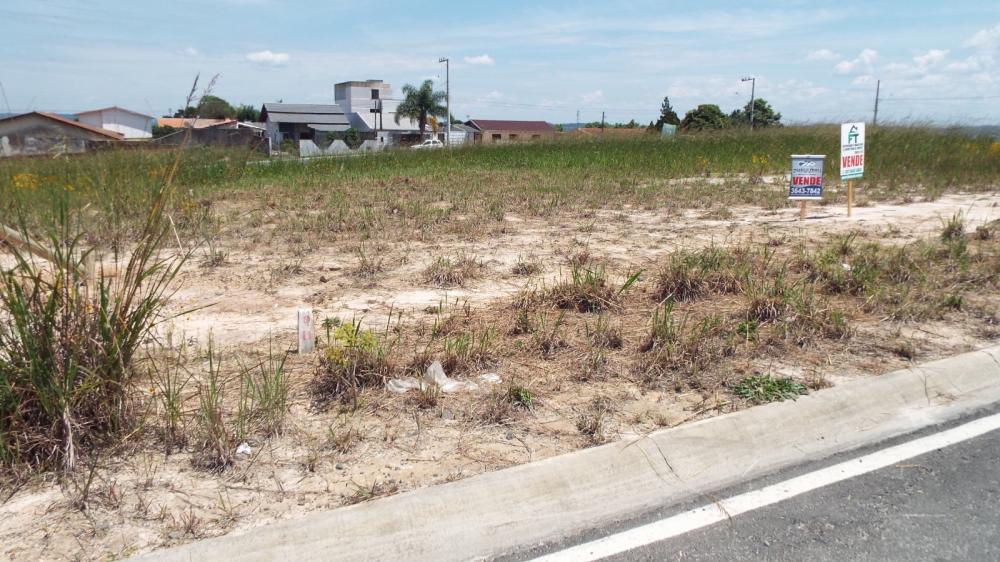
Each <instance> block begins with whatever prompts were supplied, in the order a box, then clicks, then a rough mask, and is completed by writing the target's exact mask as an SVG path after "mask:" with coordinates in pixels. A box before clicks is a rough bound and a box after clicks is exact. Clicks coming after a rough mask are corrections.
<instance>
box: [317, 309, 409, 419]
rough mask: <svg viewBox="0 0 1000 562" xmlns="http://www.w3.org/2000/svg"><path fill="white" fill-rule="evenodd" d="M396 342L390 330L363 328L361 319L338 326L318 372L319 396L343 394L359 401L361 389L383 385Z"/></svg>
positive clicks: (389, 370) (341, 395)
mask: <svg viewBox="0 0 1000 562" xmlns="http://www.w3.org/2000/svg"><path fill="white" fill-rule="evenodd" d="M396 343H397V341H396V340H392V339H390V338H389V337H388V333H384V334H376V333H375V332H372V331H371V330H367V329H364V328H362V327H361V323H360V322H356V321H351V322H344V323H342V324H340V325H338V326H337V327H336V328H335V329H334V330H333V332H332V338H331V341H330V346H329V347H327V348H326V350H325V352H324V353H323V354H322V356H321V358H320V364H319V367H318V371H317V373H316V379H315V385H316V388H315V390H316V392H317V394H318V395H319V398H320V399H321V400H326V399H329V398H332V397H340V398H346V399H350V400H352V401H353V402H354V403H355V404H357V396H358V393H359V392H360V391H361V390H362V389H364V388H371V387H377V386H382V385H384V384H385V382H386V379H387V378H388V376H389V374H390V373H391V372H392V370H393V364H392V354H393V351H394V350H395V347H396Z"/></svg>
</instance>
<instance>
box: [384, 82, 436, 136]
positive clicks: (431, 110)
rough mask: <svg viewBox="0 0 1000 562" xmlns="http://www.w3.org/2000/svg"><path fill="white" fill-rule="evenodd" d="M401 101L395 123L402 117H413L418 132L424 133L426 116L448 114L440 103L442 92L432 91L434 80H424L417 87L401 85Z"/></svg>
mask: <svg viewBox="0 0 1000 562" xmlns="http://www.w3.org/2000/svg"><path fill="white" fill-rule="evenodd" d="M403 96H404V97H403V101H402V102H401V103H400V104H399V107H398V108H396V124H397V125H398V124H399V120H400V119H401V118H403V117H409V118H410V119H415V120H416V121H417V123H418V124H419V125H420V134H421V135H423V134H424V129H425V128H427V118H428V117H431V116H433V117H444V116H446V115H448V110H447V108H445V106H444V105H443V104H442V102H444V100H445V93H444V92H435V91H434V82H432V81H431V80H424V83H423V84H421V85H420V87H419V88H415V87H414V86H412V85H411V84H407V85H405V86H403Z"/></svg>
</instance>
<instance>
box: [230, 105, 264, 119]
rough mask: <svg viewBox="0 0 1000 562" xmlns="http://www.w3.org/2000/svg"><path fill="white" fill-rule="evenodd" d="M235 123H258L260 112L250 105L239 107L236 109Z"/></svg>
mask: <svg viewBox="0 0 1000 562" xmlns="http://www.w3.org/2000/svg"><path fill="white" fill-rule="evenodd" d="M236 120H237V121H253V122H256V121H260V110H259V109H257V108H256V107H254V106H252V105H240V106H239V107H237V108H236Z"/></svg>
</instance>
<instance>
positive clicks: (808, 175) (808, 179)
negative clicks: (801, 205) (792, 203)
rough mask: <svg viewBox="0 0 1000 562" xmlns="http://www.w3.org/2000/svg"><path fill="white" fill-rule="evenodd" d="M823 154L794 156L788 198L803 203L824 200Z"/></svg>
mask: <svg viewBox="0 0 1000 562" xmlns="http://www.w3.org/2000/svg"><path fill="white" fill-rule="evenodd" d="M823 158H825V156H823V155H822V154H793V155H792V173H791V176H790V178H789V180H790V181H789V183H788V198H789V199H798V200H802V201H808V200H810V199H812V200H819V199H822V198H823Z"/></svg>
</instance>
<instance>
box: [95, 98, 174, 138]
mask: <svg viewBox="0 0 1000 562" xmlns="http://www.w3.org/2000/svg"><path fill="white" fill-rule="evenodd" d="M76 117H77V119H78V120H79V121H80V123H83V124H84V125H91V126H93V127H100V128H102V129H105V130H107V131H112V132H115V133H119V134H121V135H123V136H124V137H125V138H126V139H148V138H152V136H153V125H155V124H156V119H155V118H154V117H150V116H149V115H144V114H142V113H138V112H135V111H131V110H128V109H123V108H121V107H117V106H112V107H105V108H103V109H93V110H91V111H81V112H80V113H77V114H76Z"/></svg>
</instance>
